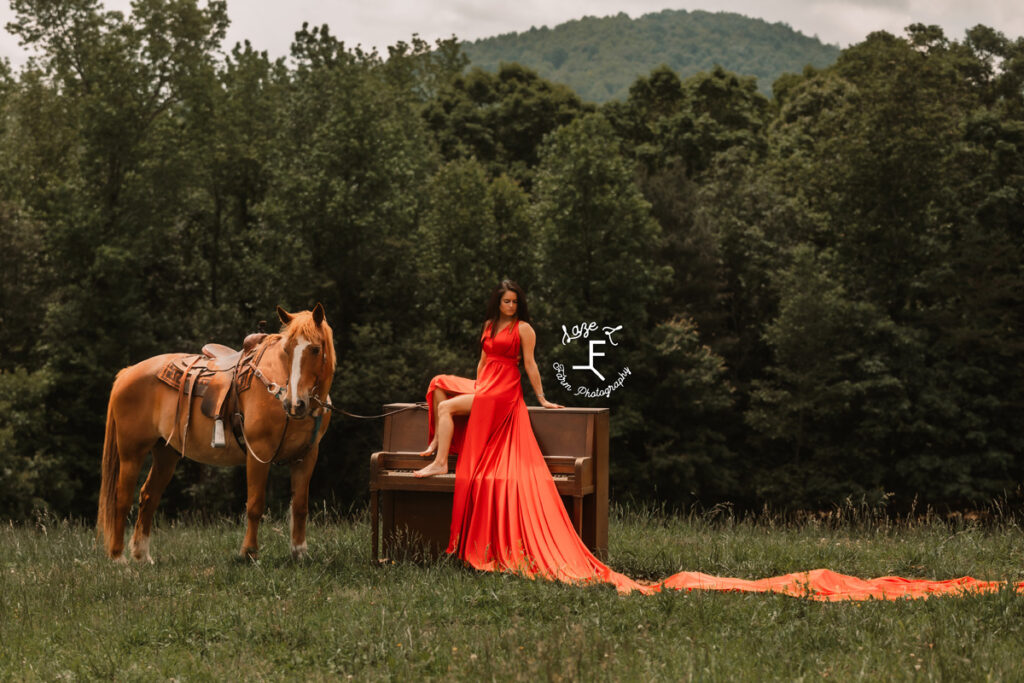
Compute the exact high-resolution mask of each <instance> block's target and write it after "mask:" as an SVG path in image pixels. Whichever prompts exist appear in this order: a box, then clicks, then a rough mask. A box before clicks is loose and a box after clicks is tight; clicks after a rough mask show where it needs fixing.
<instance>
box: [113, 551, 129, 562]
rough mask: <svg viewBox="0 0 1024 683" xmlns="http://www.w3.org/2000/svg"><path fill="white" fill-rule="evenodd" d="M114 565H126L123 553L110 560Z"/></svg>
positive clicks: (126, 560) (126, 559)
mask: <svg viewBox="0 0 1024 683" xmlns="http://www.w3.org/2000/svg"><path fill="white" fill-rule="evenodd" d="M110 559H111V560H112V561H113V563H114V564H125V565H126V564H128V558H127V557H125V556H124V553H121V554H120V555H114V556H113V557H111V558H110Z"/></svg>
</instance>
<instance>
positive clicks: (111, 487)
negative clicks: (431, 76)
mask: <svg viewBox="0 0 1024 683" xmlns="http://www.w3.org/2000/svg"><path fill="white" fill-rule="evenodd" d="M120 460H121V458H120V456H119V454H118V452H117V425H116V424H115V422H114V392H113V391H111V392H110V401H109V402H108V403H107V432H106V435H105V436H104V437H103V464H102V466H101V467H102V469H101V473H100V502H99V510H98V511H97V513H96V537H97V539H98V538H99V536H100V534H102V535H103V540H104V547H105V548H106V551H107V554H108V555H109V554H110V553H111V549H112V548H113V545H114V529H115V527H116V524H115V522H116V518H117V476H118V472H119V470H120V468H121V464H120Z"/></svg>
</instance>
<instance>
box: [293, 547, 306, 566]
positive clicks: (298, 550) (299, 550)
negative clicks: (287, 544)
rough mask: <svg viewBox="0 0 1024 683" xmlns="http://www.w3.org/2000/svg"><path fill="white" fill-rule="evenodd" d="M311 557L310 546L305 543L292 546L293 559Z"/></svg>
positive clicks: (298, 559) (299, 559) (300, 559)
mask: <svg viewBox="0 0 1024 683" xmlns="http://www.w3.org/2000/svg"><path fill="white" fill-rule="evenodd" d="M307 557H309V548H308V547H307V546H306V544H305V543H303V544H302V545H295V546H292V559H293V560H296V561H299V562H301V561H302V560H305V559H306V558H307Z"/></svg>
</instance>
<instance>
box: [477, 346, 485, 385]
mask: <svg viewBox="0 0 1024 683" xmlns="http://www.w3.org/2000/svg"><path fill="white" fill-rule="evenodd" d="M486 361H487V354H486V353H484V351H483V349H481V350H480V362H479V363H477V364H476V378H477V379H480V373H481V372H483V371H484V363H485V362H486Z"/></svg>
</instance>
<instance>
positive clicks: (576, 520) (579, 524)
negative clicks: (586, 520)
mask: <svg viewBox="0 0 1024 683" xmlns="http://www.w3.org/2000/svg"><path fill="white" fill-rule="evenodd" d="M572 524H573V526H574V527H575V528H576V535H577V536H579V537H580V538H583V496H573V497H572Z"/></svg>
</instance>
